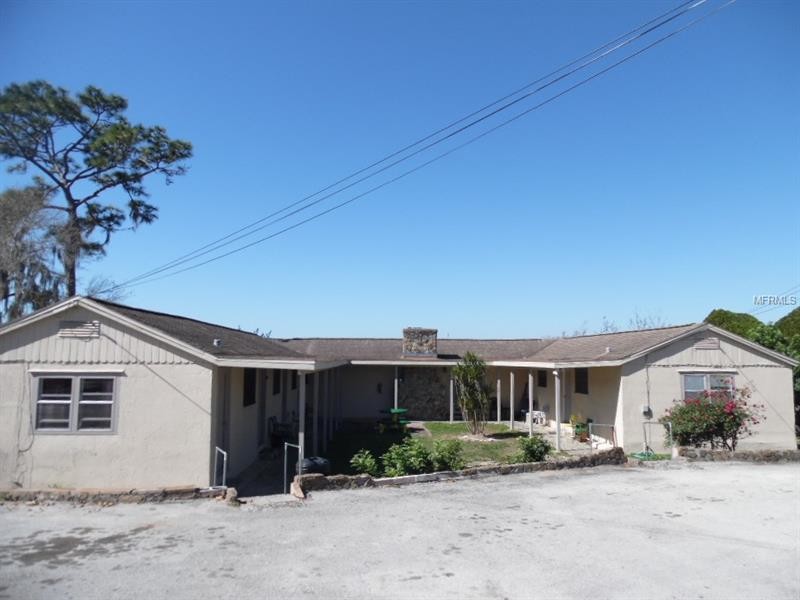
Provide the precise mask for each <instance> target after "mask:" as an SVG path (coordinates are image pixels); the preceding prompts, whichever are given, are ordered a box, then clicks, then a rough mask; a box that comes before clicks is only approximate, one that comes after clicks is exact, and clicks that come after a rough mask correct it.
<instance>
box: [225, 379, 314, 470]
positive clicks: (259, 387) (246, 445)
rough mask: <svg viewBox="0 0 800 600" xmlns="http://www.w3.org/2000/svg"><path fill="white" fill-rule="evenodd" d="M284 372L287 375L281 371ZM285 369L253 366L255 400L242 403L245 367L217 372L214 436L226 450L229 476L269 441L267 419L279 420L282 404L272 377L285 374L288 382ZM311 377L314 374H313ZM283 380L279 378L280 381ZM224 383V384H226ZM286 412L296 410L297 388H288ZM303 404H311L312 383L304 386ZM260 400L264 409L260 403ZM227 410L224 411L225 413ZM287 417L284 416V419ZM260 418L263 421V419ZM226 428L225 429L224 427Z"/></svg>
mask: <svg viewBox="0 0 800 600" xmlns="http://www.w3.org/2000/svg"><path fill="white" fill-rule="evenodd" d="M283 373H286V375H283ZM288 375H289V373H288V371H280V370H274V369H257V370H256V401H255V403H254V404H251V405H248V406H245V405H244V396H243V393H244V369H243V368H230V367H222V368H220V369H218V373H217V376H216V385H215V387H216V389H217V394H216V396H217V403H216V407H217V408H216V411H217V412H216V415H217V417H216V419H217V421H218V422H219V423H220V425H219V427H218V428H217V430H216V433H215V436H214V439H215V440H216V442H215V443H216V445H218V446H219V447H220V448H222V449H223V450H225V451H226V452H227V453H228V477H229V478H233V477H236V476H237V475H240V474H241V473H242V471H244V470H245V469H246V468H247V467H249V466H250V465H251V464H252V463H253V462H254V461H255V460H256V459H257V458H258V456H259V452H260V451H261V450H262V449H264V448H266V447H268V446H269V445H270V439H269V429H268V422H269V419H270V417H275V418H276V419H277V420H278V421H281V405H282V398H283V394H284V389H283V387H281V390H280V391H279V392H277V393H273V391H272V390H273V387H272V381H273V378H275V377H277V378H281V377H284V380H285V382H286V383H287V384H288V383H289V382H290V377H287V376H288ZM312 379H313V378H312ZM283 382H284V381H282V384H283ZM226 386H227V387H226ZM288 391H289V392H290V393H288V394H287V399H290V400H291V404H289V405H288V406H287V415H291V412H292V411H294V412H295V413H296V412H297V410H298V406H297V401H296V399H295V398H296V397H297V390H288ZM307 392H308V394H307V402H306V405H307V406H308V407H309V408H310V400H311V398H312V393H313V384H312V385H310V386H309V387H308V389H307ZM261 403H263V404H264V406H263V409H260V408H259V405H260V404H261ZM226 411H227V414H226ZM289 418H290V417H289V416H287V421H288V419H289ZM262 420H263V422H262ZM259 425H261V427H263V432H264V435H263V439H259ZM224 428H227V431H224V430H223V429H224Z"/></svg>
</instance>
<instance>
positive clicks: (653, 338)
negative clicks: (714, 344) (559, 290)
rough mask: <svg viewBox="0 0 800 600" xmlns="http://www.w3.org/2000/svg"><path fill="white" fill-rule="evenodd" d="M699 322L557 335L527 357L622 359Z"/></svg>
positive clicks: (596, 359) (547, 360)
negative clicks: (561, 336) (573, 335)
mask: <svg viewBox="0 0 800 600" xmlns="http://www.w3.org/2000/svg"><path fill="white" fill-rule="evenodd" d="M702 326H703V325H702V324H696V323H695V324H691V325H677V326H675V327H662V328H659V329H641V330H638V331H621V332H618V333H604V334H598V335H585V336H579V337H572V338H559V339H556V340H553V341H551V342H550V343H549V344H547V346H545V347H544V348H542V349H541V350H539V351H538V352H536V353H535V354H533V355H530V356H528V357H526V358H528V359H530V360H537V361H542V362H569V361H573V362H580V361H616V360H623V359H625V358H628V357H630V356H633V355H635V354H638V353H639V352H642V351H644V350H647V349H648V348H652V347H653V346H658V345H659V344H662V343H664V342H667V341H669V340H671V339H673V338H675V337H679V336H681V335H683V334H684V333H687V332H689V331H692V330H693V329H697V328H699V327H702Z"/></svg>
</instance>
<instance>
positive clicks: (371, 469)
mask: <svg viewBox="0 0 800 600" xmlns="http://www.w3.org/2000/svg"><path fill="white" fill-rule="evenodd" d="M350 466H351V467H352V468H353V471H355V472H356V473H367V474H369V475H372V476H373V477H377V476H378V475H380V473H381V470H380V469H379V468H378V461H377V460H375V457H374V456H372V452H370V451H369V450H364V449H363V448H362V449H361V450H359V451H358V452H356V453H355V454H354V455H353V458H351V459H350Z"/></svg>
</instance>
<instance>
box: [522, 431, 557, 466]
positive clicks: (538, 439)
mask: <svg viewBox="0 0 800 600" xmlns="http://www.w3.org/2000/svg"><path fill="white" fill-rule="evenodd" d="M519 450H520V451H519V454H518V455H517V456H516V457H515V459H514V460H515V462H521V463H525V462H540V461H543V460H544V459H545V458H546V457H547V455H548V454H550V453H551V452H552V451H553V446H552V445H551V444H550V442H548V441H547V440H546V439H544V438H543V437H542V436H541V435H539V434H537V433H535V434H533V436H531V437H521V438H519Z"/></svg>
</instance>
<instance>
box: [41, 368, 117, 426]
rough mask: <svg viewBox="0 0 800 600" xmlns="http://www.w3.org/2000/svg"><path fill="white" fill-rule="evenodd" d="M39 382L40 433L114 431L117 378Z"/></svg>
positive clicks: (54, 378)
mask: <svg viewBox="0 0 800 600" xmlns="http://www.w3.org/2000/svg"><path fill="white" fill-rule="evenodd" d="M37 379H38V384H37V385H38V388H37V394H36V431H43V432H47V431H53V432H63V433H78V432H109V431H113V429H114V385H115V382H114V378H113V377H107V376H106V377H103V376H95V375H91V376H82V375H70V376H62V375H59V376H45V377H38V378H37Z"/></svg>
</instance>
